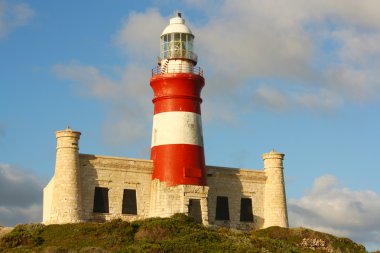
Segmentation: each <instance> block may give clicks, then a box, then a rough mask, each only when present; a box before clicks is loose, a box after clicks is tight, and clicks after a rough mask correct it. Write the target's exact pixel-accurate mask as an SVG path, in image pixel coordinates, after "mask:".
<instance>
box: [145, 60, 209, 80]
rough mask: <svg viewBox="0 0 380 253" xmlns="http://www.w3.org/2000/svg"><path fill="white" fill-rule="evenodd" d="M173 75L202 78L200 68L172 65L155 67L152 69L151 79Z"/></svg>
mask: <svg viewBox="0 0 380 253" xmlns="http://www.w3.org/2000/svg"><path fill="white" fill-rule="evenodd" d="M175 73H191V74H195V75H200V76H203V69H202V68H200V67H194V66H189V65H187V64H176V65H173V64H172V63H171V64H170V65H168V66H157V67H155V68H153V69H152V77H154V76H157V75H164V74H175Z"/></svg>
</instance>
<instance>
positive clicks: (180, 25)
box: [161, 13, 193, 36]
mask: <svg viewBox="0 0 380 253" xmlns="http://www.w3.org/2000/svg"><path fill="white" fill-rule="evenodd" d="M169 33H188V34H193V33H192V32H191V30H190V28H189V27H188V26H187V25H186V24H185V20H184V19H183V18H182V15H181V13H177V16H176V17H174V18H171V19H170V23H169V25H168V26H167V27H166V28H165V29H164V31H163V32H162V34H161V36H162V35H164V34H169Z"/></svg>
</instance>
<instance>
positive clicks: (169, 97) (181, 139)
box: [150, 13, 207, 186]
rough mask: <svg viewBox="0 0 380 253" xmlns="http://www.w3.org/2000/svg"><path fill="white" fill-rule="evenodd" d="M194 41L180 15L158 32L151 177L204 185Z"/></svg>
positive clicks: (200, 81) (199, 75)
mask: <svg viewBox="0 0 380 253" xmlns="http://www.w3.org/2000/svg"><path fill="white" fill-rule="evenodd" d="M193 41H194V35H193V34H192V32H191V31H190V29H189V28H188V27H187V26H186V25H185V20H184V19H183V18H182V17H181V14H180V13H178V15H177V16H176V17H174V18H172V19H170V24H169V25H168V26H167V27H166V28H165V30H164V31H163V33H162V35H161V50H160V51H161V58H160V61H159V63H158V64H159V66H158V67H156V68H155V69H153V71H152V78H151V79H150V86H151V87H152V89H153V92H154V99H153V103H154V117H153V131H152V145H151V159H152V160H153V166H154V170H153V179H158V180H160V181H161V182H166V183H167V184H168V185H170V186H174V185H180V184H185V185H207V180H206V178H207V177H206V169H205V157H204V149H203V134H202V120H201V107H200V104H201V103H202V99H201V97H200V96H201V90H202V88H203V86H204V78H203V71H202V70H201V69H200V68H199V67H195V65H196V63H197V55H196V54H195V53H194V52H193V51H192V50H193Z"/></svg>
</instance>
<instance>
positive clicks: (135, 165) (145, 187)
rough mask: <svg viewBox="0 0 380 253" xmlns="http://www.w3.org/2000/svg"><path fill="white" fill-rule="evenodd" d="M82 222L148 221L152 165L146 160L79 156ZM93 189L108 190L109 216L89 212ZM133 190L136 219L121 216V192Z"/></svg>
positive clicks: (126, 215) (130, 216)
mask: <svg viewBox="0 0 380 253" xmlns="http://www.w3.org/2000/svg"><path fill="white" fill-rule="evenodd" d="M79 158H80V171H81V183H82V184H81V186H82V206H83V210H84V212H83V218H84V220H91V221H92V220H95V221H104V220H110V219H115V218H121V219H124V220H136V219H141V218H146V217H149V203H150V188H151V183H152V170H153V163H152V161H150V160H140V159H130V158H120V157H107V156H98V155H85V154H80V155H79ZM95 187H106V188H108V189H109V192H108V193H109V195H108V197H109V213H108V214H100V213H94V212H93V206H94V192H95ZM124 189H133V190H136V199H137V215H129V214H122V201H123V190H124Z"/></svg>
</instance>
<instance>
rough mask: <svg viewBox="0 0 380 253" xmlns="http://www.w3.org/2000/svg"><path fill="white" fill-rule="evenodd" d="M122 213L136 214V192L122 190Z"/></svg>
mask: <svg viewBox="0 0 380 253" xmlns="http://www.w3.org/2000/svg"><path fill="white" fill-rule="evenodd" d="M122 213H123V214H137V202H136V190H131V189H125V190H124V194H123V208H122Z"/></svg>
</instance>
